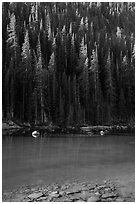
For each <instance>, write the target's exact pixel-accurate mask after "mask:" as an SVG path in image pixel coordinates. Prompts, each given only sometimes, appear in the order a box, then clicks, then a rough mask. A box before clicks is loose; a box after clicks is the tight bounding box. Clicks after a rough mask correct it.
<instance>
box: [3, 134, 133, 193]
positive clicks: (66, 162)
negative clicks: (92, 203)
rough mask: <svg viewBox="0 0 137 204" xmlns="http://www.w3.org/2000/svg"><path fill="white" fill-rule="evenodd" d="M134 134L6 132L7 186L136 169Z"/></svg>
mask: <svg viewBox="0 0 137 204" xmlns="http://www.w3.org/2000/svg"><path fill="white" fill-rule="evenodd" d="M134 152H135V147H134V136H104V137H85V138H84V137H75V136H73V137H59V135H56V137H41V136H40V137H38V138H33V137H31V136H30V135H28V137H23V136H18V137H8V136H7V137H6V136H3V155H2V178H3V181H2V182H3V190H8V189H10V188H14V187H17V186H20V185H26V184H27V185H31V184H49V183H53V182H59V183H64V182H66V181H75V180H82V181H83V180H90V181H91V180H93V181H98V180H102V179H103V180H104V179H105V178H111V177H115V176H117V175H119V174H128V175H130V173H133V172H134V160H135V155H134Z"/></svg>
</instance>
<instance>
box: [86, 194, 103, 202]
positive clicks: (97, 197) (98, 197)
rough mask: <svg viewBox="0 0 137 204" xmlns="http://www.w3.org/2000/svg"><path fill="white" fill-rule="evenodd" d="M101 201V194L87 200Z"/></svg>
mask: <svg viewBox="0 0 137 204" xmlns="http://www.w3.org/2000/svg"><path fill="white" fill-rule="evenodd" d="M98 201H100V196H97V195H94V196H91V197H90V198H88V200H87V202H98Z"/></svg>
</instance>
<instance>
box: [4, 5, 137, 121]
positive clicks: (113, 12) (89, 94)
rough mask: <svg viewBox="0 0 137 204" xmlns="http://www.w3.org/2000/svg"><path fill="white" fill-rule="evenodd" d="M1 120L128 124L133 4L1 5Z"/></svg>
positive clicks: (132, 103)
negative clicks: (122, 122)
mask: <svg viewBox="0 0 137 204" xmlns="http://www.w3.org/2000/svg"><path fill="white" fill-rule="evenodd" d="M2 114H3V118H6V119H17V120H20V121H23V122H30V123H35V124H41V123H47V121H50V122H53V123H54V124H64V125H65V124H68V125H71V124H84V123H88V124H110V123H113V122H115V121H119V120H121V121H128V120H131V119H134V114H135V3H132V2H130V3H128V2H123V3H122V2H121V3H116V2H111V3H109V2H101V3H99V2H94V3H93V2H76V3H73V2H52V3H50V2H34V3H31V2H27V3H25V2H3V3H2Z"/></svg>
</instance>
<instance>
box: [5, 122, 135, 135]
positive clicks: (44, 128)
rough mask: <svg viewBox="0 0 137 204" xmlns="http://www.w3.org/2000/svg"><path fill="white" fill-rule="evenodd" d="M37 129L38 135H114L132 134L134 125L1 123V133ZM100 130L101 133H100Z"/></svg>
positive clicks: (25, 131)
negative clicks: (62, 125)
mask: <svg viewBox="0 0 137 204" xmlns="http://www.w3.org/2000/svg"><path fill="white" fill-rule="evenodd" d="M35 130H37V131H39V133H40V135H43V136H45V134H52V135H53V136H54V135H55V134H66V135H70V134H74V135H75V134H76V135H77V134H79V135H81V136H97V135H114V134H127V133H128V134H130V133H131V134H134V133H135V126H134V125H130V124H128V125H113V126H109V125H108V126H105V125H97V126H84V125H83V126H64V127H61V126H57V125H51V124H49V125H39V126H36V125H35V126H31V125H30V124H17V123H15V122H13V121H6V122H3V123H2V133H3V135H9V136H10V135H14V134H15V135H16V134H18V135H19V134H21V135H26V134H31V133H32V132H33V131H35ZM101 132H102V134H101Z"/></svg>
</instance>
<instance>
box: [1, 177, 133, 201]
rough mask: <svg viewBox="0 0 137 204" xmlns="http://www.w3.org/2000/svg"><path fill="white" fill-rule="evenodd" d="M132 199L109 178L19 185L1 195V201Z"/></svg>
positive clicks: (131, 196)
mask: <svg viewBox="0 0 137 204" xmlns="http://www.w3.org/2000/svg"><path fill="white" fill-rule="evenodd" d="M134 199H135V198H134V195H132V194H130V195H129V194H127V195H126V196H125V195H122V193H121V191H120V188H119V187H117V186H116V185H115V184H114V183H113V182H112V181H110V180H105V181H103V182H102V183H101V184H93V183H91V182H89V183H88V182H82V183H78V182H75V183H71V184H70V183H65V184H63V185H59V184H52V185H47V186H42V187H40V186H32V187H29V186H28V187H21V188H20V189H17V190H14V191H12V192H8V193H3V196H2V201H3V202H134Z"/></svg>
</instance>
